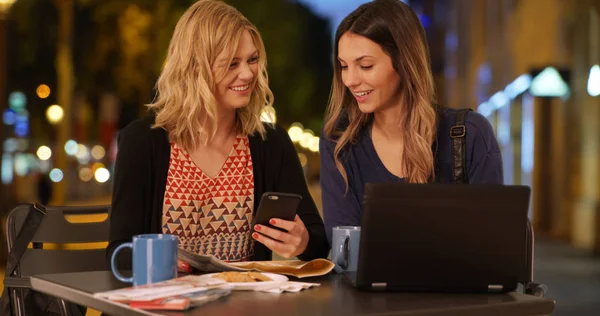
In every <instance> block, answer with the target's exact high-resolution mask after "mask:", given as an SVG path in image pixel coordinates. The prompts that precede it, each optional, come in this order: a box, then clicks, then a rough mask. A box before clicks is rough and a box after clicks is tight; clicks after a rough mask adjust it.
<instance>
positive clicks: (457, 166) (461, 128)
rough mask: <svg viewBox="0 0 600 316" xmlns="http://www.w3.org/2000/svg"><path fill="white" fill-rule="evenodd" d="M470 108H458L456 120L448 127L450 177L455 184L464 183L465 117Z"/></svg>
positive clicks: (465, 173) (465, 172)
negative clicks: (450, 143) (450, 147)
mask: <svg viewBox="0 0 600 316" xmlns="http://www.w3.org/2000/svg"><path fill="white" fill-rule="evenodd" d="M470 111H471V109H460V110H457V111H456V122H455V124H454V126H452V127H451V128H450V138H451V139H452V177H453V179H454V183H456V184H466V183H468V179H467V166H466V162H465V156H466V152H465V151H466V149H465V147H466V146H465V143H466V140H467V127H466V126H465V119H466V117H467V113H469V112H470Z"/></svg>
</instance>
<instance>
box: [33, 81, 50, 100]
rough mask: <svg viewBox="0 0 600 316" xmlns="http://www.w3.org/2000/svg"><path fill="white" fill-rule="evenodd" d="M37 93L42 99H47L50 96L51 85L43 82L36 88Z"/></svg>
mask: <svg viewBox="0 0 600 316" xmlns="http://www.w3.org/2000/svg"><path fill="white" fill-rule="evenodd" d="M35 93H37V95H38V97H40V99H45V98H47V97H49V96H50V87H48V85H45V84H41V85H39V86H38V87H37V89H35Z"/></svg>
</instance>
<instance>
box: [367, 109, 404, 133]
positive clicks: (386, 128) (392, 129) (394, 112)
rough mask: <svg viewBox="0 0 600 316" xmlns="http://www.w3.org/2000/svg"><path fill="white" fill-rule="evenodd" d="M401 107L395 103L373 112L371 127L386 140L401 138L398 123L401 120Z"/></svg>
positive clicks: (400, 129)
mask: <svg viewBox="0 0 600 316" xmlns="http://www.w3.org/2000/svg"><path fill="white" fill-rule="evenodd" d="M401 109H402V107H400V106H396V105H395V106H390V107H387V108H385V109H381V110H379V111H377V112H375V113H374V115H373V128H374V129H376V130H377V132H378V133H379V135H380V136H382V137H384V138H385V139H387V140H400V139H402V135H403V131H402V128H401V124H400V123H401V122H402V120H403V117H402V116H403V114H402V110H401Z"/></svg>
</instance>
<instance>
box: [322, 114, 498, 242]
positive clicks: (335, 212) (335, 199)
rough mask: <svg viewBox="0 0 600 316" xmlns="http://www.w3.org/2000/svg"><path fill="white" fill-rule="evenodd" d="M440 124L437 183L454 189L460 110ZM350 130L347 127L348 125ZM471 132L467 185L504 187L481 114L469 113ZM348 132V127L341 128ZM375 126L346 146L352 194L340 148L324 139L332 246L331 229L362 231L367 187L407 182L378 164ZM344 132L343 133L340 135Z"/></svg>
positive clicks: (493, 139) (468, 130)
mask: <svg viewBox="0 0 600 316" xmlns="http://www.w3.org/2000/svg"><path fill="white" fill-rule="evenodd" d="M439 117H440V119H439V122H438V133H437V135H438V137H437V142H438V149H437V150H438V158H437V162H436V173H437V174H436V178H438V182H441V183H453V177H452V161H451V157H452V147H451V143H452V142H451V138H450V128H451V127H452V126H454V124H455V121H456V110H454V109H449V108H445V109H443V110H441V115H440V116H439ZM346 124H347V123H346ZM465 126H466V133H467V134H466V138H467V139H466V150H465V152H466V157H465V160H466V170H467V178H468V183H492V184H502V183H503V182H504V178H503V171H502V156H501V154H500V148H499V146H498V142H497V140H496V136H495V135H494V130H493V129H492V126H491V125H490V123H489V122H488V120H487V119H486V118H485V117H483V116H482V115H481V114H479V113H476V112H469V113H468V114H467V116H466V119H465ZM340 127H341V128H343V125H342V124H340ZM371 127H372V124H369V125H367V126H366V127H365V128H364V129H363V130H362V131H361V132H360V134H359V139H358V141H357V142H356V143H354V144H349V145H347V147H346V149H345V150H344V151H343V155H342V157H341V163H342V165H343V166H344V168H345V170H346V173H347V175H348V193H346V184H345V182H344V179H343V178H342V175H341V174H340V172H339V171H338V170H337V168H336V166H335V162H334V159H333V151H334V148H335V142H334V141H332V140H330V139H326V138H325V137H324V135H323V133H321V139H320V143H319V147H320V148H319V149H320V152H321V189H322V194H323V214H324V217H325V232H326V233H327V239H328V241H329V244H331V233H332V228H333V227H335V226H360V221H361V216H362V199H363V190H364V185H365V184H366V183H368V182H402V181H403V179H402V178H399V177H397V176H395V175H394V174H392V173H391V172H390V171H388V170H387V169H386V167H385V166H384V164H383V162H381V160H380V159H379V156H378V155H377V152H376V151H375V147H374V146H373V140H372V138H371ZM341 128H340V129H341Z"/></svg>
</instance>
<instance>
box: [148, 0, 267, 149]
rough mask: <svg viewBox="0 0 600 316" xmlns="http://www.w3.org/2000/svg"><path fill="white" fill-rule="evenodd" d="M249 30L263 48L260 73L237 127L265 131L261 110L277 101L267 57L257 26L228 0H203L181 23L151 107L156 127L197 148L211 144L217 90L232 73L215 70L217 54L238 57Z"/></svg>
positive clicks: (229, 58) (250, 131)
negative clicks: (220, 83) (271, 83)
mask: <svg viewBox="0 0 600 316" xmlns="http://www.w3.org/2000/svg"><path fill="white" fill-rule="evenodd" d="M244 31H248V32H249V33H250V35H251V37H252V39H253V41H254V45H255V46H256V48H257V50H258V56H259V58H258V75H257V76H256V79H255V80H256V84H255V88H254V91H252V95H251V97H250V102H249V104H248V105H247V106H245V107H243V108H239V109H237V113H236V127H237V128H238V130H239V132H240V133H243V134H244V135H253V134H255V133H259V134H260V135H261V136H262V137H264V135H265V127H264V125H263V124H262V122H261V120H260V114H261V111H262V109H263V108H264V107H265V106H271V105H272V104H273V93H272V92H271V89H270V88H269V85H268V75H267V70H266V64H267V56H266V53H265V47H264V43H263V40H262V38H261V36H260V34H259V32H258V30H257V29H256V27H255V26H254V25H253V24H252V23H251V22H250V21H248V19H246V18H245V17H244V16H243V15H242V14H241V13H240V12H239V11H237V10H236V9H235V8H233V7H232V6H230V5H227V4H226V3H224V2H222V1H215V0H200V1H198V2H196V3H194V4H193V5H192V6H191V7H190V8H189V9H187V11H186V12H185V13H184V14H183V16H182V17H181V18H180V19H179V22H177V26H176V27H175V31H174V32H173V37H172V38H171V43H170V44H169V50H168V54H167V58H166V61H165V65H164V68H163V71H162V73H161V74H160V77H159V78H158V82H157V83H156V89H157V97H156V99H155V100H154V103H151V104H148V105H147V106H148V107H149V108H150V109H151V110H152V111H154V112H155V113H156V121H155V124H154V126H153V127H154V128H163V129H165V130H166V131H167V132H168V135H169V139H170V141H174V142H176V143H177V144H179V145H181V146H183V147H184V148H185V149H187V150H194V149H196V148H197V147H198V146H201V145H206V144H207V143H208V142H209V141H210V140H211V139H212V138H213V137H214V135H215V133H216V131H217V102H216V99H215V96H214V94H213V92H214V91H215V90H216V84H217V82H219V81H220V80H221V79H222V78H223V77H224V76H225V75H226V73H227V70H228V67H221V68H219V70H217V72H216V73H213V70H212V69H213V65H214V64H215V62H216V58H217V56H218V55H219V54H221V53H222V52H225V54H226V58H227V64H230V63H231V62H232V60H233V58H234V55H235V52H236V50H237V47H238V43H239V41H240V38H241V36H242V33H243V32H244Z"/></svg>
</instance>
